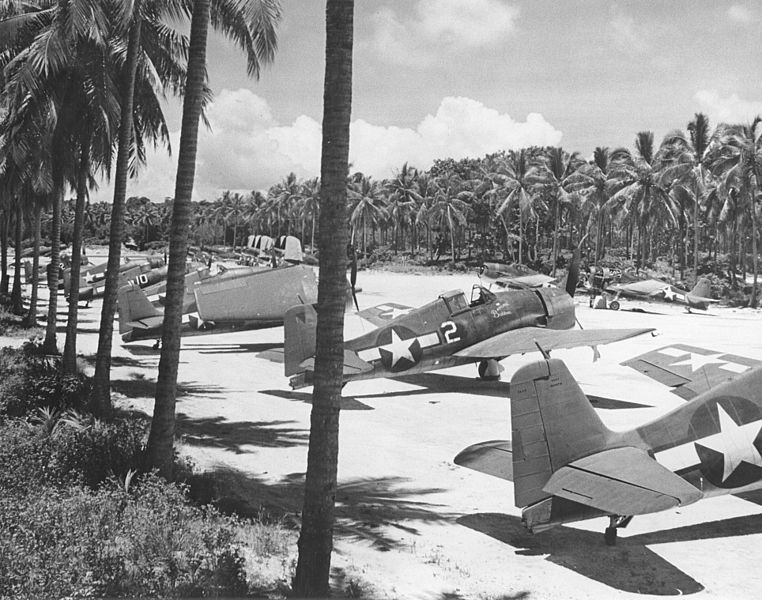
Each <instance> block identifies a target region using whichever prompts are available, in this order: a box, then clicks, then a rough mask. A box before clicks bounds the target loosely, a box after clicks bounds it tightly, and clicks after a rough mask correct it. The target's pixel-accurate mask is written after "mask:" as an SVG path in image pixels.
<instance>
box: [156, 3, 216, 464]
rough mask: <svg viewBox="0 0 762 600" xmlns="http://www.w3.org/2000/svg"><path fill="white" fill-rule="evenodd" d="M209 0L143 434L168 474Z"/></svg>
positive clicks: (191, 54) (190, 75) (191, 69)
mask: <svg viewBox="0 0 762 600" xmlns="http://www.w3.org/2000/svg"><path fill="white" fill-rule="evenodd" d="M210 5H211V0H194V1H193V17H192V19H191V33H190V45H189V48H188V68H187V79H186V85H185V99H184V101H183V120H182V128H181V131H180V150H179V153H178V160H177V178H176V180H175V200H174V203H173V207H172V227H171V230H170V238H169V266H168V270H167V295H166V304H165V307H164V324H163V328H162V336H161V344H162V349H161V358H160V360H159V376H158V379H157V382H156V398H155V401H154V411H153V419H152V420H151V432H150V434H149V436H148V448H147V455H148V463H149V466H150V467H151V468H155V469H158V470H159V473H160V474H161V475H162V476H163V477H165V478H167V479H171V478H172V471H173V469H172V467H173V460H174V438H175V402H176V397H175V393H176V386H177V370H178V363H179V360H180V324H181V321H182V304H183V295H184V293H185V256H186V253H187V247H188V225H189V223H190V215H191V197H192V196H193V180H194V178H195V175H196V149H197V145H198V122H199V118H200V116H201V101H202V99H203V95H204V87H205V75H206V38H207V33H208V30H209V14H210Z"/></svg>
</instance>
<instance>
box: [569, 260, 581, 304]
mask: <svg viewBox="0 0 762 600" xmlns="http://www.w3.org/2000/svg"><path fill="white" fill-rule="evenodd" d="M579 260H580V250H579V247H577V248H575V249H574V254H573V255H572V260H571V263H570V264H569V275H567V277H566V293H567V294H569V295H570V296H571V297H572V298H574V292H575V291H576V289H577V283H579Z"/></svg>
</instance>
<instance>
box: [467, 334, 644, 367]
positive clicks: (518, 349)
mask: <svg viewBox="0 0 762 600" xmlns="http://www.w3.org/2000/svg"><path fill="white" fill-rule="evenodd" d="M653 330H654V329H653V328H649V329H543V328H540V327H523V328H521V329H513V330H511V331H506V332H504V333H500V334H498V335H496V336H493V337H491V338H488V339H486V340H483V341H481V342H477V343H476V344H473V345H471V346H468V347H467V348H463V349H462V350H460V351H458V352H456V353H455V356H461V357H464V358H472V359H488V358H504V357H506V356H509V355H511V354H523V353H525V352H535V351H536V350H537V349H538V348H537V346H538V345H539V346H540V347H541V348H542V349H543V350H546V351H550V350H555V349H562V348H578V347H581V346H599V345H603V344H610V343H612V342H619V341H621V340H626V339H628V338H631V337H635V336H638V335H642V334H644V333H649V332H651V331H653Z"/></svg>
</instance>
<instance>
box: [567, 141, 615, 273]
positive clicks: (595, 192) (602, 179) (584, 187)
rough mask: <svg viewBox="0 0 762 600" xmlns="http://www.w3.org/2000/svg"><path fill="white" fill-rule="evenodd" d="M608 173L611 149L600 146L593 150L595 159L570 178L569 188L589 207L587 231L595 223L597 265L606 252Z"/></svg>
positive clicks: (608, 194) (608, 196) (595, 262)
mask: <svg viewBox="0 0 762 600" xmlns="http://www.w3.org/2000/svg"><path fill="white" fill-rule="evenodd" d="M608 175H609V149H608V148H602V147H600V146H598V147H597V148H596V149H595V150H594V151H593V160H592V161H591V162H590V163H586V164H585V165H582V166H581V167H580V168H579V169H578V170H577V171H576V172H575V173H574V174H573V175H572V177H571V178H570V180H569V190H570V191H572V192H578V193H579V194H581V195H582V197H583V198H584V199H585V200H586V204H587V206H588V209H589V213H588V215H589V217H588V225H587V228H586V229H587V232H590V231H591V230H592V225H593V224H594V225H595V261H594V264H595V266H597V265H598V261H599V260H600V259H601V257H602V256H603V254H604V253H603V251H602V248H601V241H602V239H603V217H604V214H605V211H604V209H603V207H604V206H605V205H606V202H608V200H609V198H610V196H611V194H610V187H611V186H610V182H609V180H608Z"/></svg>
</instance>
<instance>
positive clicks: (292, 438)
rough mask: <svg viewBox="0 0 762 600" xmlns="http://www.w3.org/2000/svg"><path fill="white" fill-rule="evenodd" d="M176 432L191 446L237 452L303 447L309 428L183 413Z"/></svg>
mask: <svg viewBox="0 0 762 600" xmlns="http://www.w3.org/2000/svg"><path fill="white" fill-rule="evenodd" d="M176 423H177V431H178V433H179V435H180V436H181V439H182V441H183V442H184V443H186V444H188V445H191V446H204V447H210V448H222V449H224V450H228V451H231V452H235V453H236V454H244V453H246V452H252V450H247V449H245V447H246V446H258V447H261V448H291V447H294V446H306V445H307V443H308V442H309V430H308V429H297V428H293V427H284V425H288V424H291V423H295V421H228V420H227V419H225V418H224V417H219V416H218V417H206V418H202V419H191V418H189V417H188V416H187V415H185V414H183V413H178V414H177V417H176Z"/></svg>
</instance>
